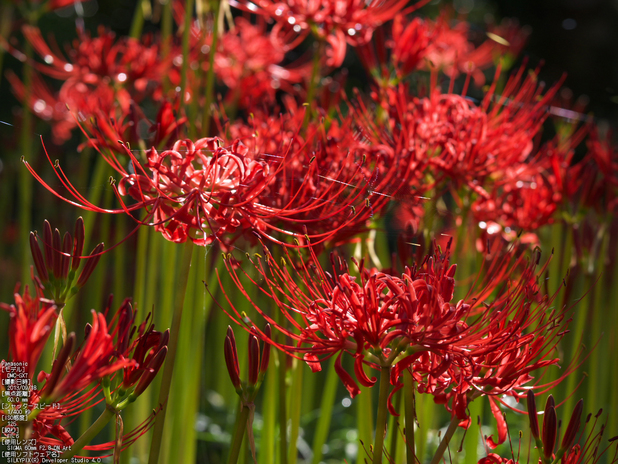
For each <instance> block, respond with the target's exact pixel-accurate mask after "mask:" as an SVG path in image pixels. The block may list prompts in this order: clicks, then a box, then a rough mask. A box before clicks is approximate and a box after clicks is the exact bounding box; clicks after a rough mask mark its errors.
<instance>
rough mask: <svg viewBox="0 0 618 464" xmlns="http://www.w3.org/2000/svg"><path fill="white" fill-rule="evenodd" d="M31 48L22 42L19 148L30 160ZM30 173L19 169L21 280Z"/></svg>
mask: <svg viewBox="0 0 618 464" xmlns="http://www.w3.org/2000/svg"><path fill="white" fill-rule="evenodd" d="M33 53H34V51H33V48H32V44H31V43H30V42H29V41H26V43H25V44H24V55H25V57H26V58H25V62H24V103H23V105H22V120H21V134H20V143H19V149H20V152H21V155H22V156H23V159H26V160H32V158H33V155H34V150H33V144H32V143H33V140H34V139H35V137H34V134H33V132H34V121H33V118H32V112H31V111H30V97H31V95H32V77H33V69H32V66H30V63H31V62H32V60H33ZM32 179H33V177H32V174H30V172H29V171H28V170H27V169H26V168H25V167H22V169H20V170H19V182H18V185H17V187H18V190H19V210H18V212H17V216H18V223H19V232H20V234H19V236H20V250H21V253H22V255H21V271H22V273H21V274H22V277H21V281H22V282H28V281H29V280H30V267H29V265H28V263H29V262H30V246H29V244H28V232H29V231H30V230H32V225H31V222H32V221H31V218H32V192H33V190H34V189H33V185H32Z"/></svg>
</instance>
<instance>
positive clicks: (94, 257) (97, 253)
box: [77, 243, 104, 287]
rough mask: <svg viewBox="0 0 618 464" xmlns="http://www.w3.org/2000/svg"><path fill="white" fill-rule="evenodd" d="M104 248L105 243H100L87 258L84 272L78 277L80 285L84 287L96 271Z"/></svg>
mask: <svg viewBox="0 0 618 464" xmlns="http://www.w3.org/2000/svg"><path fill="white" fill-rule="evenodd" d="M103 248H104V245H103V243H99V244H98V245H97V246H96V247H94V250H92V252H91V253H90V257H89V258H87V261H86V265H85V266H84V269H83V270H82V273H81V274H80V275H79V279H77V286H78V287H83V286H84V285H85V284H86V282H87V281H88V279H89V278H90V276H91V275H92V273H93V272H94V268H95V267H96V266H97V264H98V263H99V259H101V252H102V251H103Z"/></svg>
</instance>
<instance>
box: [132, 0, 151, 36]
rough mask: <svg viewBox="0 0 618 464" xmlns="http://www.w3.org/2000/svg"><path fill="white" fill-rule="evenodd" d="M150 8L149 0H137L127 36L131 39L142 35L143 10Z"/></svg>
mask: <svg viewBox="0 0 618 464" xmlns="http://www.w3.org/2000/svg"><path fill="white" fill-rule="evenodd" d="M146 8H147V9H148V10H150V1H149V0H138V1H137V5H135V12H134V13H133V22H132V23H131V31H130V32H129V37H131V38H133V39H139V38H140V36H141V35H142V30H143V29H144V17H145V14H144V10H145V9H146Z"/></svg>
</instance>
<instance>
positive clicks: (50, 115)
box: [8, 26, 170, 144]
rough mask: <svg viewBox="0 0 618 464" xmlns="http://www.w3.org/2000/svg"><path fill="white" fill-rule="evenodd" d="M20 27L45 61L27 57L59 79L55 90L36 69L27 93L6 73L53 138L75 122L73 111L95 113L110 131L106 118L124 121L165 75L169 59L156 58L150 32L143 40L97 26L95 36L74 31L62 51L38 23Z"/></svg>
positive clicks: (153, 95) (156, 93)
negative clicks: (75, 35) (46, 37)
mask: <svg viewBox="0 0 618 464" xmlns="http://www.w3.org/2000/svg"><path fill="white" fill-rule="evenodd" d="M23 32H24V35H25V37H26V39H27V40H28V41H29V42H30V43H31V44H32V46H33V47H34V49H35V50H36V51H37V53H38V54H39V55H40V57H41V58H42V60H43V62H44V63H38V62H36V63H32V65H33V66H34V67H35V69H36V70H37V71H39V72H40V73H43V74H45V75H47V76H50V77H52V78H54V79H58V80H61V81H62V82H63V83H62V86H61V88H60V91H59V92H58V93H57V94H55V93H54V92H53V91H52V90H51V89H50V88H49V86H48V85H47V84H46V83H45V81H44V80H43V79H42V78H41V77H40V76H39V75H38V74H35V75H34V77H33V82H34V85H33V86H32V88H31V89H30V90H29V91H28V92H27V93H26V89H25V87H24V85H23V83H22V82H21V81H20V80H19V78H17V76H15V75H14V74H9V75H8V79H9V81H10V82H11V84H12V85H13V89H14V91H15V93H16V94H17V96H18V98H20V99H22V100H23V99H25V97H26V95H28V97H29V101H28V102H27V103H28V104H29V106H30V107H31V109H32V111H33V112H34V113H35V114H36V115H38V116H39V117H41V118H42V119H44V120H47V121H50V122H52V125H53V135H54V140H55V141H56V142H57V143H61V142H64V141H66V140H67V139H68V138H69V137H70V134H71V131H72V130H73V129H74V128H75V127H76V125H77V123H76V118H75V116H73V114H72V113H73V112H74V113H77V114H78V116H79V118H80V119H81V120H82V121H87V120H88V119H89V118H92V117H98V121H99V124H102V125H104V126H105V127H103V128H101V129H100V130H104V131H111V130H112V128H111V127H109V128H108V127H107V126H108V125H110V124H111V123H110V122H109V119H110V118H111V119H115V120H119V121H124V120H125V119H127V118H130V117H131V116H132V117H133V118H134V119H135V118H136V117H137V115H135V114H133V112H134V110H135V104H136V103H139V102H141V101H142V100H144V99H145V98H150V99H153V100H154V101H155V102H160V101H161V100H162V97H163V94H162V86H161V78H162V76H163V75H170V73H169V68H170V65H169V63H168V60H161V51H160V44H158V43H156V42H155V41H154V40H153V38H152V37H145V38H144V39H143V40H142V41H138V40H136V39H131V38H121V39H119V40H116V38H115V35H114V34H113V33H112V32H110V31H107V30H105V29H103V28H100V29H99V31H98V34H99V35H98V37H91V36H90V34H88V33H86V32H83V31H78V33H79V39H78V40H76V41H75V42H74V44H73V47H72V48H71V49H69V51H68V57H65V56H64V55H63V54H62V53H61V52H60V51H59V50H56V51H55V50H53V49H52V47H51V46H50V45H48V44H47V43H46V42H45V40H44V38H43V36H42V34H41V31H40V30H39V29H37V28H35V27H32V26H24V29H23ZM54 48H57V46H56V47H54ZM11 51H12V52H13V54H14V55H16V56H17V57H19V58H21V59H24V58H23V54H21V52H19V51H17V50H14V49H12V48H11ZM130 122H131V123H134V122H135V121H130ZM126 129H127V128H125V130H124V131H123V132H126ZM133 130H134V131H135V130H137V128H136V127H134V128H133ZM123 132H121V134H123ZM123 135H129V134H123ZM116 140H117V138H116V139H115V140H113V143H115V141H116ZM111 143H112V141H110V144H111Z"/></svg>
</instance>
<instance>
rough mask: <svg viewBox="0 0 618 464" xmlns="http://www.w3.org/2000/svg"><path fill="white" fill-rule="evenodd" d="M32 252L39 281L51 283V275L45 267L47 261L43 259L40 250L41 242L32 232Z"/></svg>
mask: <svg viewBox="0 0 618 464" xmlns="http://www.w3.org/2000/svg"><path fill="white" fill-rule="evenodd" d="M30 252H31V253H32V260H33V261H34V267H35V269H36V272H37V274H38V275H39V279H41V282H42V283H44V284H45V283H47V282H49V275H48V274H47V268H46V267H45V260H44V259H43V253H41V249H40V248H39V242H38V241H37V239H36V235H35V234H34V232H30Z"/></svg>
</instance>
